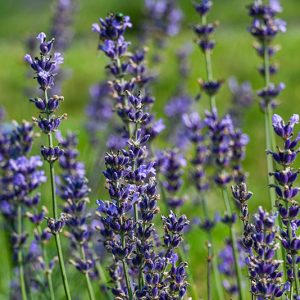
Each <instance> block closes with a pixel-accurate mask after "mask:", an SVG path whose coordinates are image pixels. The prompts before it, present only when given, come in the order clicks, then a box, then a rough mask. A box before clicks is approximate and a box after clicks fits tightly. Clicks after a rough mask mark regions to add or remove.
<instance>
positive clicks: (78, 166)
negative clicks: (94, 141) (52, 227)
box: [56, 133, 102, 300]
mask: <svg viewBox="0 0 300 300" xmlns="http://www.w3.org/2000/svg"><path fill="white" fill-rule="evenodd" d="M56 137H57V139H58V141H59V143H60V146H61V147H62V150H61V152H62V153H60V155H59V157H56V158H57V159H58V160H59V165H60V167H61V169H62V173H61V174H60V176H59V178H58V194H59V196H60V198H61V199H62V200H64V205H63V212H64V213H66V214H67V216H68V221H67V224H66V227H67V229H68V234H67V236H68V238H69V240H70V245H71V247H70V248H71V251H72V255H73V259H72V260H71V263H73V264H74V265H75V267H76V269H77V270H78V271H79V272H81V273H82V274H83V275H84V276H85V280H86V285H87V290H88V295H89V298H90V300H94V299H95V295H94V290H93V287H92V283H91V277H93V273H95V271H94V270H95V267H96V264H95V260H94V258H93V255H92V253H91V249H90V240H91V237H92V229H91V226H90V223H89V219H90V217H91V216H90V214H89V213H88V212H87V204H88V203H89V193H90V188H89V186H88V180H87V178H86V177H85V167H84V164H83V163H82V162H80V161H78V160H77V159H78V157H77V156H78V154H79V153H78V151H77V149H76V147H77V144H78V141H77V137H76V135H75V134H72V133H68V134H67V136H66V137H65V138H64V137H62V135H61V134H60V133H58V134H57V135H56ZM101 279H102V278H101Z"/></svg>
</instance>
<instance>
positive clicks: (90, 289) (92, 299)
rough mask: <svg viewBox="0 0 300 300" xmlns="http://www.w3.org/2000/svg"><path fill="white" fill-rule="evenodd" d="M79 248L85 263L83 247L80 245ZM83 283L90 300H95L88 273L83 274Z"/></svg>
mask: <svg viewBox="0 0 300 300" xmlns="http://www.w3.org/2000/svg"><path fill="white" fill-rule="evenodd" d="M80 248H81V256H82V259H83V261H84V262H85V263H86V256H85V250H84V247H83V245H81V247H80ZM85 281H86V285H87V289H88V293H89V298H90V300H95V294H94V290H93V286H92V284H91V279H90V276H89V273H88V272H85Z"/></svg>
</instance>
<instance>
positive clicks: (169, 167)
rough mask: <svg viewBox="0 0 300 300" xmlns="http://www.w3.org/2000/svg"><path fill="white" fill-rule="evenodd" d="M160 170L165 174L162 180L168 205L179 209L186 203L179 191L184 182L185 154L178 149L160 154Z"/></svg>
mask: <svg viewBox="0 0 300 300" xmlns="http://www.w3.org/2000/svg"><path fill="white" fill-rule="evenodd" d="M159 156H160V157H159V160H158V161H159V172H160V173H161V174H162V175H163V176H164V180H163V182H162V184H163V188H164V189H165V191H166V193H167V195H166V201H167V205H168V206H169V207H170V208H171V209H175V210H176V209H179V208H180V207H181V206H182V205H183V204H184V199H183V197H179V196H178V193H179V191H180V189H181V186H182V184H183V179H182V175H183V170H182V169H183V168H184V167H185V165H186V161H185V159H184V157H183V155H182V154H181V153H180V152H178V151H176V150H166V151H165V152H164V153H161V154H160V155H159Z"/></svg>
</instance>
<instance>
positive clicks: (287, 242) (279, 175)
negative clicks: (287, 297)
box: [268, 114, 300, 297]
mask: <svg viewBox="0 0 300 300" xmlns="http://www.w3.org/2000/svg"><path fill="white" fill-rule="evenodd" d="M272 121H273V129H274V132H275V133H276V134H277V136H279V137H280V138H281V140H282V144H283V147H282V148H281V147H278V150H277V151H276V152H272V151H269V152H268V154H269V156H271V157H272V158H273V161H274V163H276V164H277V165H278V167H277V168H276V171H274V172H272V173H270V176H272V177H273V178H274V180H275V184H274V185H272V188H274V190H275V193H276V196H277V205H276V207H277V209H278V213H279V217H280V218H281V222H282V228H281V231H280V235H281V244H282V247H283V248H285V250H286V257H284V259H285V261H286V264H285V265H286V269H285V272H286V276H287V278H288V280H289V283H290V285H291V289H292V290H293V287H294V286H295V297H299V296H300V284H299V272H298V259H299V255H298V253H299V250H300V243H299V235H298V233H297V230H298V228H299V216H298V215H299V211H300V206H299V204H298V202H297V201H295V197H296V196H297V195H298V193H299V191H300V187H299V186H295V185H296V180H297V177H298V174H299V170H298V169H295V167H294V161H295V160H296V158H297V155H298V153H299V149H298V148H297V145H298V142H299V140H300V134H299V133H298V135H297V136H296V137H295V138H294V127H295V125H296V124H298V123H299V115H297V114H294V115H293V116H292V117H291V118H290V120H289V121H288V122H287V123H285V122H284V121H283V119H282V118H281V117H280V116H279V115H273V118H272Z"/></svg>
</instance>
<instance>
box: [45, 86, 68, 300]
mask: <svg viewBox="0 0 300 300" xmlns="http://www.w3.org/2000/svg"><path fill="white" fill-rule="evenodd" d="M45 101H46V103H48V94H47V91H45ZM47 117H48V119H49V118H50V113H48V114H47ZM48 146H49V147H50V148H53V141H52V133H51V132H49V134H48ZM49 168H50V181H51V196H52V208H53V217H54V219H55V221H57V219H58V213H57V201H56V186H55V171H54V164H53V163H51V162H49ZM54 236H55V244H56V249H57V255H58V260H59V266H60V271H61V276H62V280H63V285H64V290H65V295H66V299H67V300H70V299H71V294H70V289H69V284H68V278H67V274H66V269H65V263H64V258H63V253H62V249H61V242H60V237H59V233H58V232H57V233H55V234H54Z"/></svg>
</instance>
